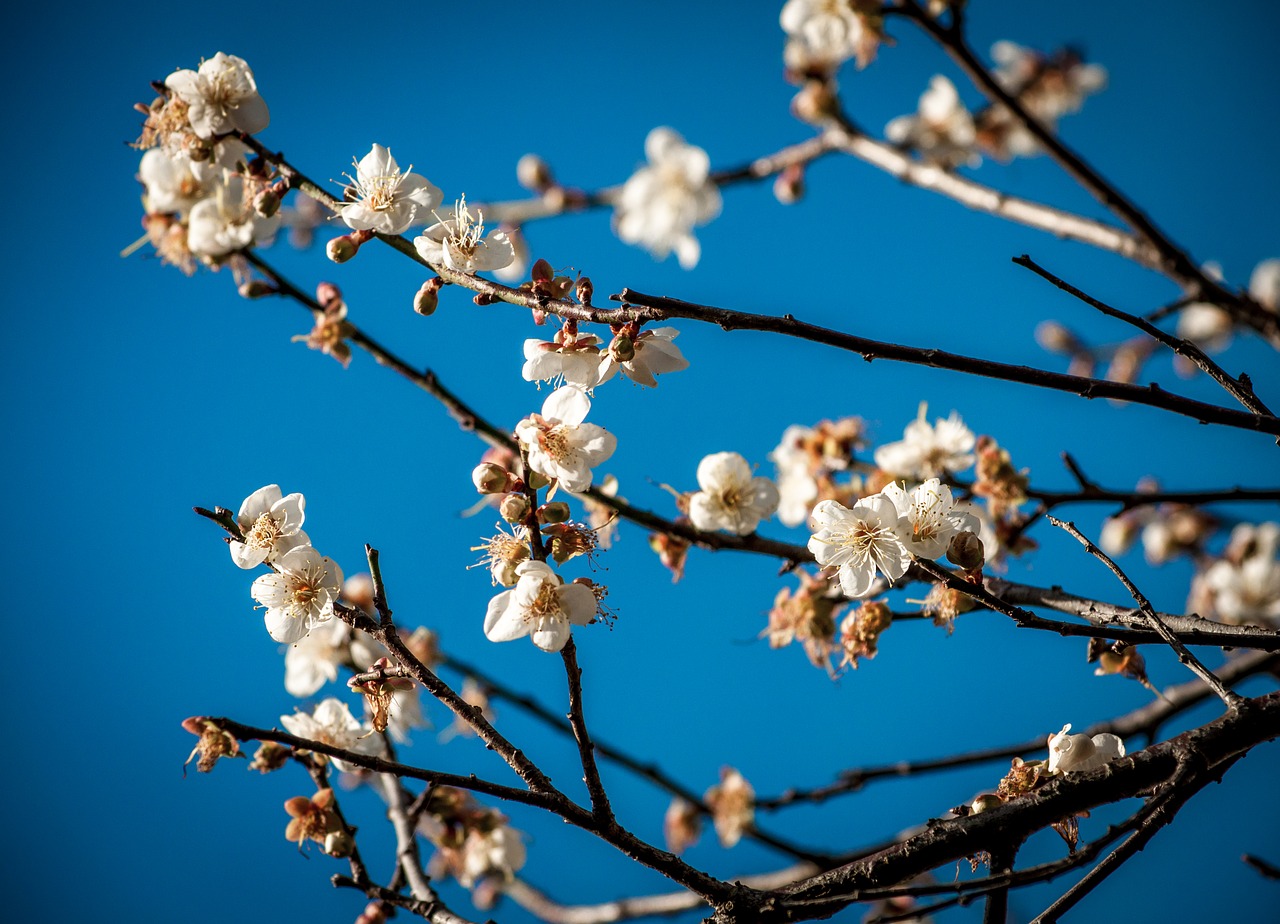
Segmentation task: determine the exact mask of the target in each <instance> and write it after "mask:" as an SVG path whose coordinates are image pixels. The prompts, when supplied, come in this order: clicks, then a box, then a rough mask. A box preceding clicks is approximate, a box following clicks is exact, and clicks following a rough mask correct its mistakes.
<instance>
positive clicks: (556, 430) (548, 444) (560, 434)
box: [542, 426, 574, 462]
mask: <svg viewBox="0 0 1280 924" xmlns="http://www.w3.org/2000/svg"><path fill="white" fill-rule="evenodd" d="M542 448H543V449H544V450H545V451H546V453H547V455H549V456H550V457H551V458H552V459H554V460H555V461H557V462H565V461H567V460H569V459H570V458H571V457H572V456H573V454H574V452H573V446H572V445H571V444H570V442H569V434H568V433H567V432H565V427H564V426H557V427H552V428H551V429H549V430H545V431H543V433H542Z"/></svg>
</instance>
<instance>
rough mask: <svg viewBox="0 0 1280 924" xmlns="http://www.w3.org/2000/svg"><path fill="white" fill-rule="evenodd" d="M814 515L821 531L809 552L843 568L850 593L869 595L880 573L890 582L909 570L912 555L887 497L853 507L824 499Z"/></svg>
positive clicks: (820, 561) (842, 576) (822, 562)
mask: <svg viewBox="0 0 1280 924" xmlns="http://www.w3.org/2000/svg"><path fill="white" fill-rule="evenodd" d="M812 519H813V522H815V523H816V524H817V525H818V530H817V532H815V533H814V534H813V536H812V537H811V538H810V539H809V551H810V552H812V553H813V554H814V557H815V558H816V559H817V560H818V564H819V565H821V566H822V567H824V568H837V569H839V576H840V589H841V590H842V591H844V593H845V595H846V596H849V597H853V598H858V597H865V596H866V595H867V594H868V593H870V592H871V587H872V584H873V583H874V581H875V576H876V572H877V571H879V572H880V573H881V574H883V575H884V576H885V577H886V578H888V579H889V580H890V581H896V580H897V579H898V578H900V577H902V576H903V575H904V574H906V573H907V567H908V566H909V565H910V564H911V553H910V552H909V551H907V547H906V546H905V545H903V543H902V540H901V539H900V538H899V528H898V519H899V515H898V510H897V508H896V507H895V506H894V503H893V501H892V500H891V499H890V498H888V497H886V496H885V495H883V494H873V495H871V496H870V497H864V498H863V499H862V500H860V501H858V503H856V504H854V505H853V507H845V506H844V505H842V504H840V503H839V502H837V501H833V500H824V501H821V502H819V504H818V505H817V506H816V507H814V508H813V514H812Z"/></svg>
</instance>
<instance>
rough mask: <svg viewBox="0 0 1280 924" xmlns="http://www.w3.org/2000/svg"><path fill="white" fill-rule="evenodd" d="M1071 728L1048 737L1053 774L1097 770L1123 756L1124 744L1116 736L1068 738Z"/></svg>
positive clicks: (1074, 736)
mask: <svg viewBox="0 0 1280 924" xmlns="http://www.w3.org/2000/svg"><path fill="white" fill-rule="evenodd" d="M1069 731H1071V726H1070V725H1064V726H1062V731H1060V732H1058V733H1057V734H1056V735H1052V736H1050V738H1049V766H1048V770H1049V773H1050V774H1056V773H1067V772H1083V771H1085V770H1096V769H1097V768H1098V767H1101V766H1102V765H1103V764H1105V763H1107V762H1108V761H1112V760H1116V759H1118V758H1121V757H1124V742H1123V741H1121V740H1120V739H1119V738H1117V737H1116V736H1115V735H1108V734H1103V735H1094V736H1093V737H1092V738H1090V737H1089V736H1088V735H1069V734H1067V732H1069Z"/></svg>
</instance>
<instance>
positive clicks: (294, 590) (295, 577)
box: [250, 545, 342, 645]
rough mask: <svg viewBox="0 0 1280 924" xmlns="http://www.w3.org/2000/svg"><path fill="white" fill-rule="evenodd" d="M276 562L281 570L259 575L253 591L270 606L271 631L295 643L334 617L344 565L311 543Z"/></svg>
mask: <svg viewBox="0 0 1280 924" xmlns="http://www.w3.org/2000/svg"><path fill="white" fill-rule="evenodd" d="M275 564H276V569H277V570H276V571H274V572H272V573H271V574H264V575H261V576H260V577H258V579H257V580H255V581H254V582H253V587H252V589H251V590H250V593H252V594H253V599H255V600H257V601H258V603H259V604H260V605H262V606H264V607H266V609H267V612H266V615H265V616H264V619H265V620H266V624H267V632H269V633H270V634H271V637H272V638H273V639H275V640H276V641H277V642H284V643H285V644H289V645H291V644H293V643H294V642H296V641H299V640H301V639H302V638H303V636H305V635H306V634H307V633H308V632H310V631H311V630H312V629H313V628H314V627H316V626H318V625H320V624H321V623H325V622H328V621H329V620H330V619H332V618H333V604H334V601H335V600H337V599H338V592H339V590H341V588H342V569H341V568H339V567H338V565H337V563H336V562H334V560H333V559H332V558H328V557H326V556H322V555H321V554H320V553H319V552H317V551H316V550H315V549H313V548H312V547H311V546H309V545H304V546H299V547H298V548H296V549H293V550H291V551H289V552H286V553H285V554H284V555H281V556H280V557H279V558H278V559H276V563H275Z"/></svg>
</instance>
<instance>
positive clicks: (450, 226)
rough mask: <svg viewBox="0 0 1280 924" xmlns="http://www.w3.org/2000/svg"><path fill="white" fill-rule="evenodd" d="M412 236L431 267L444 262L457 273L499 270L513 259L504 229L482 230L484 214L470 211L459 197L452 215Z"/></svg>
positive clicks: (511, 249)
mask: <svg viewBox="0 0 1280 924" xmlns="http://www.w3.org/2000/svg"><path fill="white" fill-rule="evenodd" d="M437 218H439V219H440V220H439V221H437V222H436V223H435V224H434V225H432V226H431V227H429V228H427V230H426V231H423V232H422V233H421V234H420V235H418V236H417V237H416V238H414V239H413V246H414V247H416V248H417V250H418V254H419V255H420V256H421V257H422V259H424V260H426V261H427V262H428V263H430V264H432V265H433V266H439V265H440V264H442V263H443V264H444V265H445V266H447V267H449V269H451V270H457V271H458V272H459V273H486V272H489V271H491V270H496V269H502V267H504V266H506V265H507V264H508V263H510V262H511V261H512V260H514V259H515V249H514V247H513V246H512V244H511V238H510V237H508V236H507V232H505V231H494V232H493V233H492V234H489V235H487V236H486V235H485V233H484V213H483V212H481V211H478V210H477V211H476V212H475V213H474V214H473V213H472V211H471V209H469V208H467V198H466V196H463V197H462V198H461V199H459V200H458V202H457V205H455V206H454V209H453V212H452V214H450V215H449V216H448V217H447V218H440V216H437Z"/></svg>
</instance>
